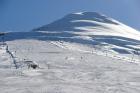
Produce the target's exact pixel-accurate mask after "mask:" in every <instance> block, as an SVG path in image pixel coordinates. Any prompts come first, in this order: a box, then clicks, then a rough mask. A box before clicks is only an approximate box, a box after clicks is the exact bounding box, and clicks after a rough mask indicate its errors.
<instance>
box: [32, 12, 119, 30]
mask: <svg viewBox="0 0 140 93" xmlns="http://www.w3.org/2000/svg"><path fill="white" fill-rule="evenodd" d="M83 20H84V21H83ZM97 22H99V23H106V24H113V25H119V22H117V21H115V20H113V19H112V18H109V17H107V16H105V15H103V14H100V13H97V12H77V13H71V14H68V15H66V16H64V17H63V18H62V19H59V20H57V21H55V22H53V23H51V24H48V25H44V26H42V27H39V28H37V29H34V31H79V29H75V28H76V27H87V26H90V27H95V26H100V24H98V23H97ZM80 31H81V30H80Z"/></svg>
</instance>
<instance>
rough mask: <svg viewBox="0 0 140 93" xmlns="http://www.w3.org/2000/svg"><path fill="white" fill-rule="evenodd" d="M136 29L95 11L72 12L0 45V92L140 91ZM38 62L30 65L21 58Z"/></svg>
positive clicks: (13, 35) (14, 34)
mask: <svg viewBox="0 0 140 93" xmlns="http://www.w3.org/2000/svg"><path fill="white" fill-rule="evenodd" d="M139 34H140V33H139V32H138V31H136V30H134V29H132V28H130V27H128V26H126V25H124V24H122V23H120V22H118V21H116V20H114V19H112V18H108V17H106V16H104V15H101V14H98V13H95V12H83V13H82V12H81V13H73V14H70V15H67V16H65V17H64V18H62V19H60V20H58V21H55V22H54V23H52V24H49V25H46V26H43V27H41V28H37V29H34V31H31V32H11V33H7V34H6V35H5V41H6V42H5V43H6V44H7V45H8V50H9V51H10V52H11V53H12V55H13V56H14V58H15V60H16V62H17V63H18V64H20V65H18V66H19V67H18V69H15V68H14V64H13V60H12V59H11V57H10V55H9V54H8V53H7V51H6V47H5V46H2V45H0V47H1V48H0V91H1V93H140V65H139V60H140V59H139V58H140V57H139V49H140V41H139ZM25 59H26V60H31V61H34V62H36V63H37V64H38V65H39V68H38V69H36V70H33V69H28V68H27V65H26V64H24V62H23V61H24V60H25Z"/></svg>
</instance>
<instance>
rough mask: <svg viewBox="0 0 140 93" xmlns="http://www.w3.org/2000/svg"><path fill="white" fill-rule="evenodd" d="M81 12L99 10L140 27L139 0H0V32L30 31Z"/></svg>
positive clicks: (139, 28) (136, 27)
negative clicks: (67, 15) (69, 14)
mask: <svg viewBox="0 0 140 93" xmlns="http://www.w3.org/2000/svg"><path fill="white" fill-rule="evenodd" d="M81 11H89V12H92V11H96V12H100V13H103V14H105V15H107V16H110V17H112V18H115V19H117V20H119V21H121V22H123V23H125V24H127V25H129V26H131V27H133V28H135V29H138V30H140V0H0V31H30V30H31V29H33V28H36V27H39V26H42V25H45V24H48V23H50V22H53V21H55V20H57V19H59V18H61V17H63V16H64V15H66V14H68V13H72V12H81Z"/></svg>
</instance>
